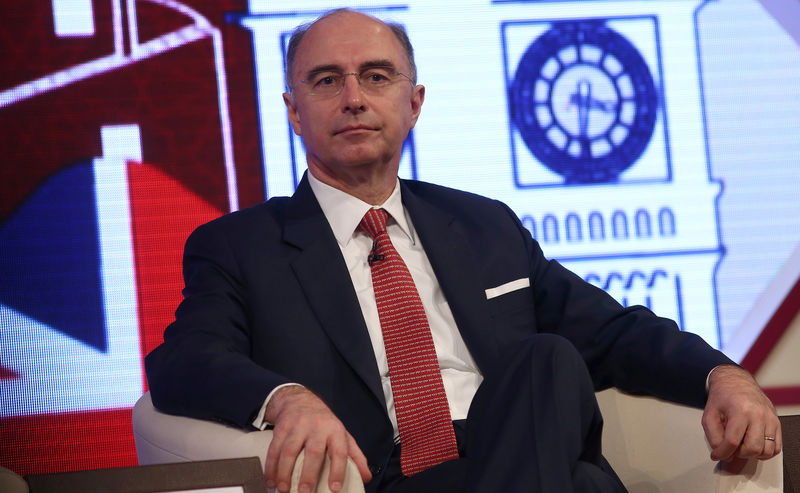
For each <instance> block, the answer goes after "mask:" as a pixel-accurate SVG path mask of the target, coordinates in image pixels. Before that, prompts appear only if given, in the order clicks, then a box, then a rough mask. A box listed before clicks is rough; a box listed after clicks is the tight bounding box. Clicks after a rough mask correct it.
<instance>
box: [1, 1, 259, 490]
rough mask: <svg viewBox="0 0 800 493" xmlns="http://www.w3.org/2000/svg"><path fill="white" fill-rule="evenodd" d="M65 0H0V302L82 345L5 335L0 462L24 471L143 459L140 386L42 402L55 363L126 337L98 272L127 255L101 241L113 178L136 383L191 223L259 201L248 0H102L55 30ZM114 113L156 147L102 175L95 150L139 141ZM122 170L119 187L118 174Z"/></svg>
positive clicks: (21, 325)
mask: <svg viewBox="0 0 800 493" xmlns="http://www.w3.org/2000/svg"><path fill="white" fill-rule="evenodd" d="M58 2H59V0H33V1H31V2H3V4H2V5H0V27H1V28H0V44H2V46H3V47H4V52H3V57H2V60H0V129H2V133H3V139H2V142H0V180H2V183H3V185H2V187H3V189H2V193H0V242H2V244H3V252H2V253H0V276H2V277H3V279H4V282H3V288H2V289H0V309H1V310H3V314H4V315H8V316H10V317H11V318H10V319H11V320H12V324H14V330H15V331H16V332H13V333H14V334H17V333H21V334H24V333H25V331H26V330H27V328H28V327H30V328H31V330H38V331H40V333H41V334H44V336H43V337H44V339H46V340H42V337H40V338H39V342H38V344H39V345H40V346H43V345H45V344H46V343H47V342H48V341H50V342H52V346H51V347H53V348H59V347H79V348H81V349H82V351H83V353H85V354H84V355H83V356H81V358H82V359H80V360H77V359H76V360H75V361H74V362H73V363H71V360H70V358H72V357H73V355H72V354H69V352H57V351H56V350H53V351H55V352H51V353H50V354H49V355H48V358H44V357H43V356H42V355H43V354H47V352H46V351H44V352H42V351H39V352H36V351H34V352H30V351H28V348H26V347H25V345H24V344H22V341H23V339H18V340H8V338H2V341H1V342H2V346H0V385H3V386H4V387H3V389H4V392H2V393H6V392H5V390H6V389H12V390H14V391H15V392H16V393H17V395H25V396H26V398H25V401H26V402H25V403H23V402H20V401H15V400H13V399H11V398H8V399H11V400H8V401H7V400H6V398H2V397H0V398H2V399H3V401H2V402H3V410H2V414H0V416H2V417H0V437H2V438H0V465H2V466H5V467H8V468H10V469H12V470H14V471H16V472H17V473H19V474H35V473H48V472H61V471H68V470H81V469H90V468H97V467H114V466H127V465H135V464H136V454H135V449H134V444H133V437H132V431H131V426H130V413H131V412H130V407H131V406H132V402H130V403H128V404H127V405H124V406H120V407H107V406H106V405H98V406H97V407H94V408H78V407H76V408H75V409H73V410H70V406H71V404H70V403H69V402H68V401H66V400H65V401H64V402H60V403H59V402H44V403H42V406H41V409H42V410H43V411H42V413H37V412H36V409H37V408H36V407H35V406H34V407H31V405H32V404H31V403H36V398H37V395H39V394H40V393H41V395H42V396H46V399H48V400H51V401H52V400H55V401H58V399H59V398H58V397H57V396H58V392H59V390H58V389H53V388H48V389H44V388H42V387H41V385H43V384H42V383H41V382H43V381H46V380H47V376H48V375H47V374H46V372H47V371H48V368H53V367H59V368H65V369H66V370H67V371H63V372H60V373H69V372H70V371H74V372H75V374H76V375H78V376H81V375H83V374H85V373H91V371H92V369H93V368H94V364H93V363H92V361H94V360H96V361H98V363H99V362H101V360H104V361H105V364H109V363H108V361H107V360H108V359H109V357H110V355H111V353H112V352H113V349H114V347H115V339H114V337H116V336H115V335H114V334H113V331H111V330H109V327H111V326H112V325H113V321H110V320H108V313H109V312H108V304H109V303H113V302H115V300H110V301H109V300H108V299H107V296H108V295H107V291H104V290H103V288H104V286H105V285H104V283H106V284H107V283H108V281H107V279H108V276H109V272H110V271H109V269H114V268H116V266H111V265H105V264H104V259H105V257H104V256H103V255H104V252H106V251H108V249H109V247H108V245H105V244H104V241H107V240H109V238H108V237H106V236H107V235H108V233H107V230H108V227H109V224H110V223H113V222H114V219H113V218H111V219H109V218H108V217H107V215H108V214H107V213H108V210H107V209H106V205H105V204H107V201H108V195H109V193H108V191H109V190H113V193H117V192H119V193H124V194H125V197H126V200H127V201H128V204H129V209H128V210H127V211H126V215H125V217H126V220H127V221H128V223H129V224H125V225H123V226H124V227H122V228H121V229H120V230H124V231H127V232H128V233H126V234H127V235H129V237H127V239H125V241H126V242H127V243H128V244H130V245H131V251H130V252H129V255H128V256H129V257H130V258H131V259H132V264H133V270H132V276H131V277H132V279H131V285H132V286H135V291H136V292H135V293H128V294H127V296H128V297H129V298H130V299H131V300H133V302H134V303H135V310H134V312H133V313H135V314H136V316H137V317H138V329H136V331H135V332H136V334H137V335H138V339H139V342H138V347H139V348H140V353H139V354H138V355H136V358H134V359H130V358H129V359H128V360H126V361H130V364H131V365H134V366H132V369H133V371H138V372H139V374H140V375H141V382H140V388H141V389H143V390H144V389H146V383H143V382H144V375H143V372H142V363H141V361H142V359H143V357H144V355H145V354H147V353H148V352H149V351H150V350H151V349H152V348H153V347H155V346H156V345H157V344H158V343H159V342H160V341H161V338H162V334H163V330H164V327H165V326H166V325H167V324H168V323H169V322H170V321H171V320H172V319H173V316H174V315H173V314H174V311H175V308H176V307H177V305H178V303H179V302H180V299H181V295H180V289H181V287H182V285H183V282H182V278H181V270H180V269H181V263H180V259H181V254H182V250H183V244H184V242H185V240H186V237H187V236H188V235H189V233H190V232H191V231H192V230H193V229H194V228H195V227H196V226H198V225H200V224H202V223H204V222H207V221H209V220H211V219H213V218H215V217H218V216H219V215H221V214H223V213H225V212H228V211H229V210H231V209H236V208H239V207H245V206H249V205H252V204H254V203H257V202H260V201H261V200H263V188H262V183H263V178H262V173H261V155H260V149H259V137H258V125H257V121H258V118H257V115H256V112H255V111H256V110H255V107H256V103H255V88H254V76H253V62H252V40H251V39H250V33H249V32H248V31H247V30H245V29H242V28H241V27H239V26H238V25H237V24H233V23H228V22H226V21H225V15H226V14H227V13H229V12H241V11H244V10H245V9H246V7H247V2H246V0H229V1H219V2H200V1H197V0H195V1H192V0H182V1H180V2H176V1H172V0H137V1H136V2H133V5H134V6H135V8H134V10H133V12H131V11H129V9H128V2H127V1H122V0H113V1H105V0H103V1H101V0H94V1H92V2H91V12H90V16H91V19H92V20H93V32H92V33H90V34H82V35H63V34H61V35H60V34H58V33H56V27H55V24H54V23H55V21H56V19H55V17H54V15H55V11H54V5H56V4H57V3H58ZM132 13H133V14H134V16H133V17H132V16H131V15H130V14H132ZM117 126H133V127H134V128H137V129H138V133H139V135H140V141H138V142H136V146H135V147H136V149H138V152H139V153H140V157H141V159H140V161H141V162H143V163H146V164H140V163H139V162H129V163H128V164H127V165H125V164H124V162H125V161H119V162H120V163H122V164H121V166H123V168H120V171H121V173H119V176H120V177H122V178H121V180H122V181H120V182H115V183H106V182H104V181H102V179H100V178H99V176H100V175H99V174H98V170H99V169H100V166H107V165H109V164H108V162H112V161H113V162H116V161H114V159H116V158H119V157H120V156H116V157H115V156H110V155H108V153H109V152H112V153H114V152H127V151H125V149H126V148H127V147H130V143H129V142H105V141H103V139H102V138H101V134H102V132H103V131H104V129H108V128H114V127H117ZM109 149H112V151H109ZM120 149H121V150H120ZM127 157H128V158H131V157H133V156H127ZM128 160H129V161H130V159H128ZM134 161H136V160H135V159H134ZM104 163H105V164H104ZM120 183H122V184H123V185H124V189H122V190H120V189H119V188H113V187H119V186H120ZM113 193H111V196H112V197H113ZM102 196H105V197H106V198H105V199H101V197H102ZM104 201H105V202H104ZM112 226H114V227H116V226H118V225H116V226H115V225H113V224H112ZM104 235H106V236H104ZM111 240H114V238H113V237H111ZM105 261H106V262H107V259H106V260H105ZM105 287H107V286H105ZM116 302H118V300H117V301H116ZM9 314H10V315H9ZM3 330H4V331H5V330H6V328H5V327H4V328H3ZM37 334H39V333H37ZM48 338H49V339H48ZM15 341H16V342H15ZM86 355H88V356H86ZM92 358H94V360H93V359H92ZM54 361H55V363H54ZM126 364H127V363H126ZM59 365H60V366H59ZM129 370H131V368H121V369H120V371H121V372H125V371H129ZM60 378H62V380H63V379H66V380H67V381H69V375H66V376H64V375H62V376H61V377H60ZM76 381H80V380H77V377H76ZM37 386H39V387H37ZM83 390H86V389H83ZM89 390H91V389H89ZM65 391H66V390H65ZM8 395H10V394H8ZM53 396H56V397H53ZM64 397H65V398H66V397H67V396H64ZM52 409H58V411H52Z"/></svg>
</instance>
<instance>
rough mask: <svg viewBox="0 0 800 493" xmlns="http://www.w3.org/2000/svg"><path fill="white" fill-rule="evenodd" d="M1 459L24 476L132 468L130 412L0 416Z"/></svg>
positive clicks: (134, 453) (3, 463) (133, 455)
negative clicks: (110, 468) (0, 417)
mask: <svg viewBox="0 0 800 493" xmlns="http://www.w3.org/2000/svg"><path fill="white" fill-rule="evenodd" d="M0 458H2V465H3V466H4V467H7V468H9V469H11V470H12V471H14V472H16V473H17V474H20V475H23V476H24V475H26V474H42V473H50V472H63V471H79V470H85V469H98V468H108V467H123V466H134V465H136V464H137V461H136V448H135V447H134V442H133V430H132V429H131V410H130V409H120V410H111V411H100V412H85V413H69V414H43V415H38V416H24V417H18V418H3V419H0Z"/></svg>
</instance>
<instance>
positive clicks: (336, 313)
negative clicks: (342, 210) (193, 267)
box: [284, 177, 385, 403]
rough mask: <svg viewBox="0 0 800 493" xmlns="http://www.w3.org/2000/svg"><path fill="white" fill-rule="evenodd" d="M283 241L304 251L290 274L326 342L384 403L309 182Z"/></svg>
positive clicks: (360, 319)
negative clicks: (327, 341)
mask: <svg viewBox="0 0 800 493" xmlns="http://www.w3.org/2000/svg"><path fill="white" fill-rule="evenodd" d="M284 241H286V242H287V243H290V244H292V245H294V246H295V247H297V248H299V249H300V250H301V252H300V253H299V255H297V257H296V258H295V259H294V260H293V261H292V263H291V265H292V269H293V270H294V273H295V275H296V276H297V279H298V281H299V282H300V285H301V286H302V288H303V291H304V292H305V294H306V296H307V298H308V302H309V304H310V305H311V309H312V310H314V313H315V314H316V316H317V319H318V320H319V321H320V324H321V325H322V327H323V329H324V330H325V332H326V333H327V334H328V337H330V339H331V341H332V342H333V344H334V346H336V349H337V350H338V351H339V352H340V353H341V355H342V356H343V357H344V359H345V360H346V361H347V362H348V364H350V365H351V366H352V367H353V369H354V370H355V372H356V373H357V374H358V375H359V376H360V377H361V378H362V379H363V380H364V382H365V383H366V384H367V386H368V387H369V389H370V390H371V391H372V393H373V394H375V397H376V398H377V399H378V400H379V401H380V402H381V403H383V402H385V398H384V396H383V389H382V387H381V381H380V374H379V372H378V364H377V362H376V361H375V353H374V351H373V350H372V343H371V342H370V338H369V332H368V331H367V326H366V323H365V322H364V316H363V314H362V313H361V307H360V305H359V304H358V297H357V296H356V294H355V291H354V290H353V283H352V282H351V281H350V274H349V273H348V272H347V267H346V265H345V263H344V259H343V258H342V255H341V251H340V250H339V246H338V244H337V243H336V239H335V237H334V236H333V232H332V231H331V228H330V225H329V224H328V221H327V220H326V219H325V215H324V214H323V212H322V209H321V208H320V207H319V203H318V202H317V199H316V198H315V197H314V193H313V192H312V191H311V187H310V186H309V184H308V180H307V179H306V178H305V177H303V180H302V181H301V182H300V184H299V186H298V188H297V191H296V192H295V194H294V195H293V196H292V198H291V200H290V202H289V205H288V207H287V213H286V223H285V226H284Z"/></svg>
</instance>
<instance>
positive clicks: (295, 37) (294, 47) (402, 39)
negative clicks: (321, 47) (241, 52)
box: [285, 8, 417, 92]
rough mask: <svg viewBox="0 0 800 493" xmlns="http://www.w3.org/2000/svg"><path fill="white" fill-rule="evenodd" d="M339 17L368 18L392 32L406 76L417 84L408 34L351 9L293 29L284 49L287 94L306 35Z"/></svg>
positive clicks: (390, 23) (394, 24)
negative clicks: (404, 61)
mask: <svg viewBox="0 0 800 493" xmlns="http://www.w3.org/2000/svg"><path fill="white" fill-rule="evenodd" d="M340 16H345V17H347V16H359V17H362V18H364V17H365V18H369V19H371V20H373V21H374V22H376V23H379V24H382V25H383V26H385V27H386V28H388V29H389V30H391V31H392V33H393V34H394V36H395V38H397V41H398V42H399V43H400V46H401V47H402V48H403V51H404V52H405V55H406V60H407V62H408V67H409V70H408V72H409V73H408V76H409V78H410V79H411V82H412V83H414V84H416V83H417V65H416V63H415V62H414V48H413V47H412V46H411V40H409V39H408V34H407V33H406V30H405V28H404V27H403V26H402V25H400V24H396V23H393V22H384V21H382V20H380V19H377V18H375V17H372V16H370V15H367V14H364V13H361V12H357V11H355V10H352V9H346V8H343V9H336V10H331V11H329V12H326V13H324V14H322V15H321V16H319V17H318V18H317V19H316V20H314V21H312V22H309V23H306V24H301V25H299V26H297V28H295V30H294V31H293V32H292V36H291V37H290V38H289V46H288V48H287V49H286V74H285V81H286V88H287V89H288V91H289V92H291V91H292V87H293V86H294V84H295V82H297V81H295V80H294V66H295V58H296V56H297V51H298V49H299V48H300V45H301V43H302V41H303V38H304V37H305V35H306V33H307V32H309V31H310V30H311V29H313V28H314V26H316V25H317V24H318V23H324V22H326V21H330V20H332V19H333V18H335V17H340Z"/></svg>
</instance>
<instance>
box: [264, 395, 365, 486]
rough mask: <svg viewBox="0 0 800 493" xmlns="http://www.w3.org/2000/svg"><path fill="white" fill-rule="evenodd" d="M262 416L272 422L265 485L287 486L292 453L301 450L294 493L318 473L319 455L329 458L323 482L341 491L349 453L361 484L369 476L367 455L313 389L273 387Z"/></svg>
mask: <svg viewBox="0 0 800 493" xmlns="http://www.w3.org/2000/svg"><path fill="white" fill-rule="evenodd" d="M264 418H265V419H266V420H267V421H268V422H270V423H274V430H273V436H272V442H271V443H270V445H269V450H268V451H267V461H266V465H265V468H264V475H265V477H266V481H267V487H269V488H275V487H277V488H278V491H280V492H281V493H286V492H288V491H289V488H290V486H291V479H292V471H293V470H294V464H295V461H296V460H297V456H298V454H299V453H300V451H301V450H304V451H305V461H304V463H303V470H302V472H301V474H300V486H299V491H300V493H311V491H313V489H314V485H315V483H316V481H317V478H318V477H319V472H320V470H321V468H322V465H323V462H324V460H325V454H326V453H327V454H328V456H329V457H330V458H331V469H330V475H329V476H328V487H329V488H330V489H331V491H334V492H337V491H339V490H341V488H342V484H343V482H344V474H345V470H346V467H347V458H348V457H350V458H352V459H353V462H355V464H356V467H358V472H359V473H361V479H362V480H363V481H364V482H365V483H366V482H368V481H369V480H370V479H372V474H371V473H370V472H369V468H368V467H367V458H366V457H365V456H364V454H363V452H361V449H360V448H359V447H358V445H357V444H356V441H355V439H353V437H352V436H351V435H350V433H348V432H347V430H346V429H345V427H344V425H343V424H342V422H341V421H339V419H338V418H337V417H336V416H335V415H334V414H333V412H332V411H331V410H330V408H328V406H327V405H326V404H325V403H324V402H323V401H322V399H320V398H319V397H317V396H316V395H315V394H314V393H313V392H311V391H310V390H308V389H306V388H305V387H300V386H290V387H284V388H281V389H279V390H278V391H277V392H275V394H274V395H273V396H272V398H271V399H270V401H269V404H267V409H266V411H265V413H264Z"/></svg>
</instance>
